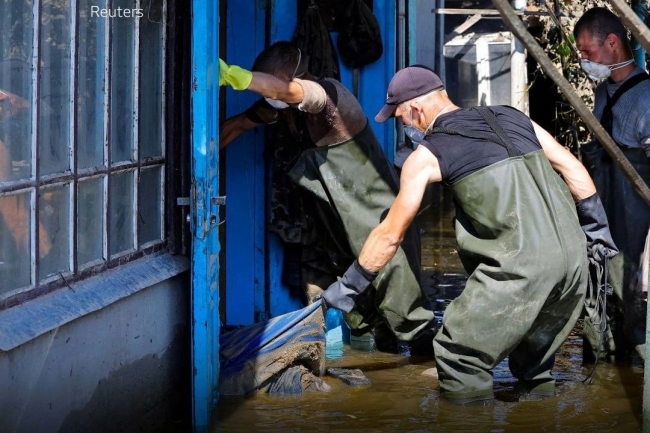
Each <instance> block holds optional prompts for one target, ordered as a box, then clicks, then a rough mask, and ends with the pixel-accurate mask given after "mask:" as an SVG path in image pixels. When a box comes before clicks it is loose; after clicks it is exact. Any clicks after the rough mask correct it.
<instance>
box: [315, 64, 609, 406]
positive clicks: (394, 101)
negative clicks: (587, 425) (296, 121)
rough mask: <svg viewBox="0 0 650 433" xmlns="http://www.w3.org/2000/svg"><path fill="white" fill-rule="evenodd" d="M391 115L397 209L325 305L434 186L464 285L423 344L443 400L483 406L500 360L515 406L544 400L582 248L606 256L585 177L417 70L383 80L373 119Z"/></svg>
mask: <svg viewBox="0 0 650 433" xmlns="http://www.w3.org/2000/svg"><path fill="white" fill-rule="evenodd" d="M391 116H395V117H398V118H400V119H401V120H402V122H404V125H405V128H404V130H405V131H404V132H405V133H406V134H407V135H408V136H409V137H410V138H411V139H412V140H413V142H414V143H419V146H418V147H417V148H416V150H415V151H414V152H413V153H412V154H411V155H410V156H409V157H408V158H407V160H406V162H405V163H404V167H403V169H402V175H401V187H400V192H399V194H398V196H397V198H396V199H395V203H394V204H393V206H392V207H391V209H390V211H389V213H388V215H387V216H386V218H385V219H384V220H383V221H382V222H381V223H380V224H379V226H377V227H376V228H375V229H374V230H373V231H372V233H371V234H370V236H369V238H368V239H367V240H366V242H365V244H364V246H363V248H362V250H361V254H360V255H359V258H358V261H357V262H356V266H357V267H360V268H362V269H364V271H363V272H359V271H358V270H357V269H356V268H355V267H351V268H350V269H349V270H348V271H347V272H346V274H345V275H344V277H343V278H342V279H341V280H340V281H338V282H336V283H334V284H332V285H331V286H330V287H329V288H328V289H327V290H326V291H325V293H324V294H323V299H324V300H325V301H326V303H328V304H329V305H331V306H334V307H337V308H343V309H345V308H346V307H347V305H348V304H349V302H350V300H351V299H354V298H355V297H356V296H357V295H358V294H359V293H363V292H364V290H365V289H366V287H367V286H368V285H369V284H370V281H372V277H371V278H366V277H367V276H368V275H372V274H373V273H375V272H378V271H379V270H380V269H382V267H383V266H384V265H385V264H386V263H388V262H389V261H390V259H391V257H393V254H395V252H396V251H397V250H398V248H399V245H400V242H401V241H402V238H403V235H404V233H405V232H406V229H407V228H408V227H409V225H410V224H411V222H412V221H413V218H415V215H416V213H417V212H418V209H419V206H420V203H421V200H422V195H423V193H424V191H425V188H426V186H427V185H428V184H430V183H433V182H442V183H443V184H446V185H447V186H449V187H451V189H452V190H453V193H454V198H455V203H456V220H455V230H456V240H457V244H458V245H457V247H458V254H459V256H460V258H461V260H462V262H463V265H464V267H465V269H466V271H467V273H468V274H469V278H468V280H467V285H466V286H465V289H464V291H463V292H462V293H461V295H460V296H459V297H458V298H457V299H455V300H454V301H452V302H451V303H450V304H449V306H448V307H447V310H446V311H445V314H444V317H443V324H442V327H441V328H440V330H439V331H438V333H437V334H436V336H435V338H434V342H433V346H434V352H435V358H436V366H437V369H438V375H439V381H440V388H441V396H442V397H443V398H445V399H448V400H450V401H452V402H455V403H461V404H465V403H473V402H484V401H490V400H492V399H493V398H494V397H493V396H494V394H493V387H492V386H493V384H492V375H491V372H490V370H491V369H492V368H494V367H495V366H496V365H497V364H498V363H499V362H501V361H502V360H503V359H504V358H505V357H506V356H508V357H509V366H510V371H511V372H512V374H513V375H514V376H515V377H516V378H517V379H518V380H519V382H518V388H519V391H520V393H521V396H520V398H521V399H531V398H538V397H543V396H549V395H553V393H554V391H555V380H554V379H553V377H552V375H551V369H552V367H553V363H554V355H555V352H556V351H557V349H558V348H559V347H560V345H561V344H562V342H563V341H564V340H565V339H566V338H567V336H568V335H569V332H570V331H571V330H572V328H573V326H574V325H575V323H576V320H577V318H578V316H579V314H580V312H581V310H582V305H583V300H584V296H585V290H586V286H587V278H588V269H587V243H590V244H594V245H595V244H598V245H599V248H598V250H600V252H601V253H603V254H610V253H611V252H610V251H609V249H610V248H612V249H614V248H615V247H614V246H613V244H612V243H611V239H610V236H609V231H608V229H607V219H606V217H605V214H604V211H603V209H602V205H601V204H600V201H599V200H598V196H597V194H596V190H595V187H594V185H593V183H592V181H591V178H590V177H589V174H588V173H587V171H586V170H585V168H584V167H583V166H582V165H581V163H580V162H579V161H578V160H577V159H576V158H575V157H574V156H573V155H572V154H571V153H570V152H569V151H568V150H567V149H565V148H564V147H562V146H561V145H560V144H558V143H557V142H556V141H555V140H554V139H553V137H551V135H550V134H548V133H547V132H546V131H545V130H544V129H542V128H541V127H539V126H538V125H536V124H534V123H533V122H532V121H531V120H530V119H529V118H528V117H527V116H526V115H524V114H523V113H521V112H519V111H517V110H516V109H514V108H512V107H508V106H494V107H474V108H459V107H457V106H456V105H454V104H453V103H452V102H451V100H450V99H449V98H448V96H447V93H446V92H445V90H444V88H443V85H442V82H441V80H440V78H439V77H438V76H437V75H436V74H435V73H434V72H433V71H432V70H430V69H428V68H426V67H424V66H419V65H416V66H411V67H407V68H405V69H402V70H400V71H398V72H397V73H396V74H395V76H394V77H393V79H392V80H391V82H390V84H389V86H388V95H387V99H386V105H385V106H384V107H383V108H382V110H381V111H380V112H379V114H377V116H376V117H375V120H377V121H378V122H383V121H385V120H386V119H388V118H389V117H391ZM553 169H555V170H557V171H559V173H560V174H561V175H562V177H563V178H564V181H563V180H562V178H561V177H560V176H558V174H557V173H556V172H555V171H554V170H553ZM567 187H568V188H567ZM572 196H573V198H572ZM574 200H575V201H577V203H574ZM576 208H577V214H576ZM581 226H582V230H581ZM585 234H586V235H587V236H586V240H585Z"/></svg>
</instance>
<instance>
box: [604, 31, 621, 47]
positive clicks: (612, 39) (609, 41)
mask: <svg viewBox="0 0 650 433" xmlns="http://www.w3.org/2000/svg"><path fill="white" fill-rule="evenodd" d="M619 43H620V41H619V40H618V36H616V35H615V34H614V33H610V34H608V35H607V37H606V38H605V44H606V45H607V47H608V48H610V49H613V48H615V47H616V46H617V45H618V44H619Z"/></svg>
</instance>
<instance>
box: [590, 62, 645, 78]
mask: <svg viewBox="0 0 650 433" xmlns="http://www.w3.org/2000/svg"><path fill="white" fill-rule="evenodd" d="M632 62H634V59H630V60H626V61H624V62H621V63H614V64H613V65H603V64H602V63H596V62H592V61H590V60H587V59H580V66H581V67H582V69H583V70H584V71H585V72H586V73H587V75H589V78H591V79H592V80H594V81H598V80H604V79H605V78H609V76H610V75H611V74H612V71H614V70H616V69H619V68H623V67H625V66H627V65H629V64H631V63H632Z"/></svg>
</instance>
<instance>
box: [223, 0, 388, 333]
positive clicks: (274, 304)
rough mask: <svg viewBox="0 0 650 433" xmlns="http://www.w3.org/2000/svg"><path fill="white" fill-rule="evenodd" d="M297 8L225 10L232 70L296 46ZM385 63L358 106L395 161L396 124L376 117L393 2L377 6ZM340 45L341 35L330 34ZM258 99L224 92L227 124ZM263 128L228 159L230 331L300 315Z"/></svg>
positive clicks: (346, 79)
mask: <svg viewBox="0 0 650 433" xmlns="http://www.w3.org/2000/svg"><path fill="white" fill-rule="evenodd" d="M298 1H304V0H270V1H265V2H262V1H234V0H232V1H229V2H227V3H226V14H227V18H226V19H227V24H226V25H227V28H226V41H225V44H226V53H227V55H226V59H225V60H226V62H227V63H228V64H236V65H239V66H242V67H244V68H250V67H251V66H252V65H253V61H254V60H255V57H256V56H257V55H258V54H259V53H260V52H261V51H262V50H263V49H264V48H265V47H266V46H267V44H269V43H273V42H276V41H279V40H291V38H292V36H293V32H294V30H295V28H296V25H297V23H298V16H297V13H298V8H297V3H298ZM373 3H374V13H375V16H376V17H377V20H378V22H379V25H380V28H381V32H382V37H383V42H384V55H383V57H382V58H381V59H380V60H378V61H377V62H375V63H373V64H371V65H368V66H366V67H364V68H363V69H362V70H361V73H360V78H359V102H360V103H361V106H362V107H363V108H364V111H365V112H366V115H367V117H368V119H369V121H370V125H371V126H372V128H373V130H374V131H375V134H376V135H377V138H378V139H379V142H380V143H381V144H382V146H383V148H384V151H385V152H386V154H387V156H388V158H389V159H391V160H392V159H393V158H394V153H395V124H394V121H392V120H391V121H388V122H386V123H382V124H378V123H376V122H375V121H374V116H375V114H376V113H377V112H378V111H379V109H380V108H381V107H382V105H383V104H384V100H385V96H386V89H387V88H388V82H389V81H390V79H391V78H392V76H393V74H394V72H395V17H396V9H395V4H396V3H395V0H374V2H373ZM332 37H333V38H334V43H335V44H336V37H337V34H336V33H332ZM340 67H341V82H342V83H343V84H344V85H345V86H346V87H348V88H350V89H351V88H352V70H351V69H350V68H348V67H347V66H345V65H344V64H343V63H341V64H340ZM257 99H258V96H257V95H255V94H254V93H252V92H246V91H244V92H239V91H235V90H232V89H227V90H226V116H227V117H230V116H233V115H236V114H239V113H241V112H242V111H244V110H246V109H247V108H248V107H249V106H250V105H251V104H252V103H253V102H254V101H256V100H257ZM264 143H265V132H264V128H261V127H260V128H255V129H254V130H252V131H249V132H246V133H245V134H243V135H242V136H241V137H239V138H238V139H237V140H235V141H234V142H233V143H231V144H230V145H229V146H228V148H227V151H226V155H225V156H226V167H227V170H226V172H225V177H226V194H227V196H228V206H227V207H226V221H227V223H226V245H225V257H226V263H225V267H226V288H225V293H226V295H225V296H226V300H227V301H226V317H225V318H224V323H226V324H228V325H250V324H252V323H256V322H259V321H260V320H263V319H265V318H268V317H269V316H270V317H274V316H277V315H280V314H284V313H287V312H289V311H293V310H295V309H297V308H299V307H300V306H301V305H300V304H299V303H298V301H296V300H295V299H292V298H291V297H290V296H289V290H288V289H287V288H286V287H283V286H282V283H281V278H280V276H281V272H282V256H283V251H282V246H281V244H280V241H279V239H278V238H277V236H276V235H274V234H271V233H269V232H268V230H267V229H266V223H267V220H268V215H269V210H268V194H269V189H268V185H269V184H270V182H271V179H270V177H269V174H268V170H267V166H268V164H267V161H266V160H265V156H264V155H265V152H264Z"/></svg>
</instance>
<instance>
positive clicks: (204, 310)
mask: <svg viewBox="0 0 650 433" xmlns="http://www.w3.org/2000/svg"><path fill="white" fill-rule="evenodd" d="M218 48H219V1H218V0H193V2H192V191H191V197H190V200H191V208H192V212H191V221H190V223H191V225H192V368H193V376H192V377H193V379H192V420H193V425H194V431H195V432H204V431H207V430H208V426H209V424H210V413H211V412H212V409H213V408H214V406H215V404H216V402H217V397H218V393H217V384H218V379H219V278H218V277H219V250H220V246H219V239H218V231H217V226H218V224H219V221H218V219H219V205H220V203H221V202H220V198H219V197H217V195H218V191H219V189H218V185H219V181H218V180H219V145H218V143H219V137H218V135H219V128H218V122H219V55H218V52H219V51H218Z"/></svg>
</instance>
